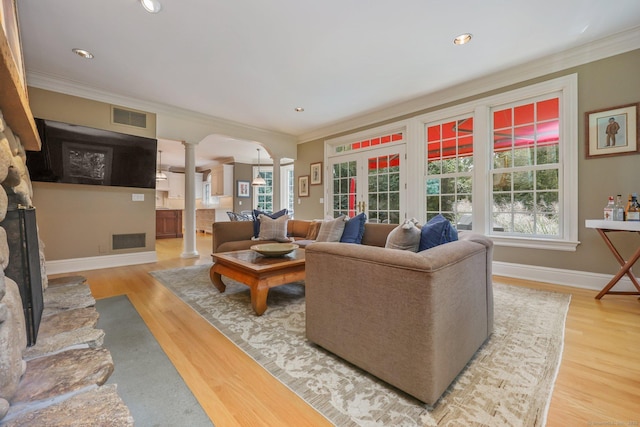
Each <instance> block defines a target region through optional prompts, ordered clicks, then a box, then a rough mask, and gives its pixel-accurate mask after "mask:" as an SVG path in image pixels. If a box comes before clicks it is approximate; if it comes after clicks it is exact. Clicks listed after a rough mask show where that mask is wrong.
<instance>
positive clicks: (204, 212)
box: [196, 209, 216, 234]
mask: <svg viewBox="0 0 640 427" xmlns="http://www.w3.org/2000/svg"><path fill="white" fill-rule="evenodd" d="M215 218H216V210H215V209H196V231H202V232H203V233H209V234H211V232H212V230H213V223H214V222H215Z"/></svg>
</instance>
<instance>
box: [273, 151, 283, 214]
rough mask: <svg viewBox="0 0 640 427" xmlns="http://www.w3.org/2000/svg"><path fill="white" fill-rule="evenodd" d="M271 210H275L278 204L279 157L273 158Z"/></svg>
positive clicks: (278, 206) (278, 208) (277, 208)
mask: <svg viewBox="0 0 640 427" xmlns="http://www.w3.org/2000/svg"><path fill="white" fill-rule="evenodd" d="M272 185H273V194H272V195H273V211H274V212H277V211H279V210H280V209H281V206H280V188H281V186H280V158H279V157H274V158H273V184H272Z"/></svg>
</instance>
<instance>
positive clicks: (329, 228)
mask: <svg viewBox="0 0 640 427" xmlns="http://www.w3.org/2000/svg"><path fill="white" fill-rule="evenodd" d="M346 218H347V217H346V215H340V216H339V217H338V218H336V219H330V220H326V221H322V225H320V231H318V237H316V242H339V241H340V237H342V232H343V231H344V226H345V225H346Z"/></svg>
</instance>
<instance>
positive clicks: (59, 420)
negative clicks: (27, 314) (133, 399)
mask: <svg viewBox="0 0 640 427" xmlns="http://www.w3.org/2000/svg"><path fill="white" fill-rule="evenodd" d="M4 282H5V292H4V297H3V298H2V299H1V302H0V307H2V306H5V307H7V308H8V310H7V316H5V317H4V321H3V322H2V323H0V345H1V346H3V348H4V345H5V344H7V343H9V342H10V343H13V344H12V345H11V346H10V347H9V349H10V350H12V351H9V352H8V353H12V354H18V353H20V352H19V351H15V350H16V349H15V348H14V347H15V345H16V344H19V345H20V347H21V348H22V358H21V359H17V358H15V357H14V359H15V360H13V361H11V363H8V364H6V365H7V368H8V369H7V370H6V371H5V370H4V369H3V371H2V372H3V373H2V374H0V385H7V384H10V383H13V382H15V379H16V378H17V379H18V381H17V385H16V386H13V387H4V388H3V387H0V396H5V395H6V394H3V393H2V391H3V390H9V391H11V390H13V389H15V391H13V393H12V394H11V398H10V399H6V397H4V398H3V399H0V415H3V414H5V416H4V418H3V419H1V420H0V426H2V427H5V426H6V427H8V426H32V425H78V426H80V425H83V426H84V425H94V426H97V425H108V426H132V425H133V418H132V417H131V414H130V412H129V409H128V408H127V406H126V405H125V404H124V402H123V401H122V399H120V397H119V396H118V394H117V389H116V385H108V386H103V384H104V383H105V381H106V380H107V379H108V378H109V376H110V375H111V373H112V372H113V369H114V366H113V361H112V359H111V354H110V353H109V351H108V350H107V349H105V348H103V347H102V343H103V338H104V332H103V331H102V330H100V329H96V328H95V326H96V324H97V322H98V312H97V311H96V309H95V307H94V305H95V300H94V299H93V297H92V296H91V292H90V290H89V287H88V286H87V285H86V283H85V279H84V278H83V277H81V276H73V277H66V278H61V279H56V280H51V281H49V286H48V288H47V289H46V290H45V291H44V304H45V310H44V312H43V317H42V321H41V326H40V331H39V336H38V340H37V342H36V344H35V345H34V346H32V347H26V346H25V347H23V346H22V343H23V342H26V338H23V337H25V334H24V329H22V330H20V329H21V327H22V326H23V323H24V322H23V321H22V320H21V319H20V318H19V317H20V316H17V315H16V314H20V315H21V314H22V312H21V310H20V311H19V312H18V311H17V310H16V309H15V308H16V305H18V304H15V301H13V300H14V299H15V298H16V294H17V293H18V292H17V285H16V284H15V283H12V282H13V281H12V280H11V279H9V278H6V277H5V280H4ZM0 286H1V285H0ZM2 294H3V292H2V289H0V295H2ZM17 298H18V303H20V299H19V295H17ZM0 311H1V309H0ZM9 312H11V315H9V314H8V313H9ZM14 315H16V316H14ZM16 317H17V321H16ZM0 321H2V319H1V318H0ZM8 322H10V323H12V324H14V325H15V326H17V327H16V328H14V329H17V332H18V333H17V334H11V333H9V334H7V333H6V331H5V330H6V329H9V327H10V325H8V324H7V323H8ZM10 332H11V331H10ZM6 335H15V336H12V337H11V339H10V340H8V342H6V341H5V340H4V339H3V338H4V337H5V336H6ZM3 359H4V358H3ZM0 364H2V365H3V367H4V365H5V363H3V361H0ZM5 372H6V374H7V375H5ZM5 377H8V378H5ZM7 380H10V381H7ZM5 393H6V391H5ZM3 408H4V410H3Z"/></svg>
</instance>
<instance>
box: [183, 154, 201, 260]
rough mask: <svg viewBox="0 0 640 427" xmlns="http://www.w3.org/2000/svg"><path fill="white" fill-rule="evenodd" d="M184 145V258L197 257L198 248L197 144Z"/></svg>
mask: <svg viewBox="0 0 640 427" xmlns="http://www.w3.org/2000/svg"><path fill="white" fill-rule="evenodd" d="M182 145H184V237H183V242H184V250H183V252H182V254H181V255H180V256H181V257H182V258H197V257H199V256H200V254H198V251H197V250H196V145H195V144H192V143H189V142H183V143H182Z"/></svg>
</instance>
